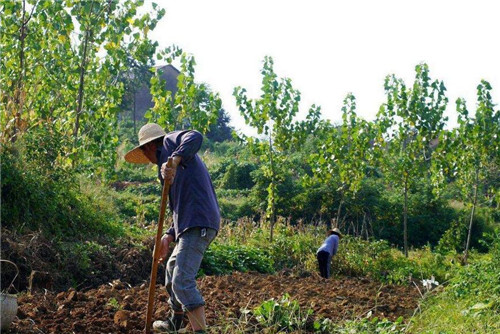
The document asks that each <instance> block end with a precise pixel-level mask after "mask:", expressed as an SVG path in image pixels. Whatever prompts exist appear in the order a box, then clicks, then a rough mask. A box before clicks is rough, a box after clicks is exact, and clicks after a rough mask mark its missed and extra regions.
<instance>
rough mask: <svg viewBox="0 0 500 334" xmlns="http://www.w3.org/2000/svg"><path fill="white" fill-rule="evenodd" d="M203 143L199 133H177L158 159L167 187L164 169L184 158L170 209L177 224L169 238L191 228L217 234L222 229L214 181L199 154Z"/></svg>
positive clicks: (169, 136) (166, 142)
mask: <svg viewBox="0 0 500 334" xmlns="http://www.w3.org/2000/svg"><path fill="white" fill-rule="evenodd" d="M202 142H203V136H202V135H201V133H199V132H198V131H192V130H191V131H173V132H170V133H168V134H167V135H166V136H165V138H164V140H163V147H162V149H161V151H158V152H157V155H158V156H159V157H158V178H159V179H160V181H161V183H162V184H163V178H162V176H161V171H160V169H161V165H162V164H163V163H165V162H167V160H168V158H169V157H175V156H181V157H182V161H181V163H180V164H179V166H177V172H176V175H175V179H174V183H173V184H172V185H171V186H170V192H169V207H170V210H171V212H172V213H173V220H174V221H173V224H172V226H171V227H170V229H168V231H167V234H171V235H173V236H174V238H175V240H178V239H179V236H180V235H181V234H182V233H183V232H185V231H186V230H187V229H189V228H191V227H208V228H212V229H214V230H216V231H218V230H219V227H220V211H219V204H218V202H217V197H216V195H215V190H214V187H213V185H212V180H211V179H210V175H209V174H208V170H207V167H206V166H205V164H204V163H203V161H201V159H200V157H199V156H198V154H197V152H198V151H199V149H200V147H201V143H202Z"/></svg>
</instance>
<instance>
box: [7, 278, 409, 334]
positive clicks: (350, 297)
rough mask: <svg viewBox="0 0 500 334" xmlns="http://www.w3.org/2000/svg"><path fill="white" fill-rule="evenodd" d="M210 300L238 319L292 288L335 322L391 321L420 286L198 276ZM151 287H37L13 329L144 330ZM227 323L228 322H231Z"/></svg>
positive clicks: (217, 310)
mask: <svg viewBox="0 0 500 334" xmlns="http://www.w3.org/2000/svg"><path fill="white" fill-rule="evenodd" d="M198 284H199V287H200V289H201V291H202V293H203V295H204V297H205V299H206V302H207V317H208V323H209V325H211V326H212V328H213V330H215V331H216V332H217V326H218V325H221V323H222V322H224V321H230V320H228V319H233V321H234V319H238V318H239V317H240V316H241V314H242V313H241V311H242V310H243V309H249V310H252V309H253V308H254V307H256V306H257V305H259V304H261V303H262V302H263V301H265V300H268V299H271V298H275V299H280V298H281V297H282V296H283V294H285V293H288V294H289V295H290V297H291V299H295V300H297V301H299V303H300V305H301V307H303V308H311V309H312V310H313V311H314V313H313V315H312V316H311V317H313V318H317V317H327V318H330V319H332V320H335V321H341V320H347V319H356V318H357V317H364V316H366V314H367V313H368V312H369V311H372V315H373V316H378V317H379V318H384V317H385V318H388V319H391V320H394V319H396V318H397V317H399V316H403V317H405V318H408V317H409V316H411V314H412V313H413V310H414V309H415V308H416V307H417V301H418V292H417V291H416V289H415V288H412V287H404V286H394V285H383V284H381V283H379V282H374V281H371V280H368V279H364V278H362V279H358V278H343V279H330V280H324V279H322V278H320V277H319V276H316V275H313V276H310V277H303V278H301V277H296V276H293V275H291V274H287V273H286V272H283V273H280V274H276V275H264V274H258V273H234V274H232V275H229V276H210V277H209V276H207V277H204V278H202V279H200V280H199V281H198ZM147 295H148V286H147V285H146V284H143V285H141V286H136V287H130V286H128V285H127V284H125V283H122V282H119V281H118V282H116V281H115V282H114V283H110V284H108V285H103V286H101V287H99V288H98V289H92V290H88V291H85V292H83V291H75V290H72V289H71V290H69V291H66V292H61V293H59V294H55V293H51V292H46V293H43V292H37V293H35V294H33V295H32V296H28V295H24V296H20V297H19V312H18V318H19V319H18V320H16V321H15V322H14V323H13V325H12V327H11V329H10V331H9V333H72V332H74V333H143V328H144V321H145V320H144V319H145V310H146V304H147ZM167 299H168V296H167V293H166V292H165V289H164V288H163V287H161V286H158V287H157V296H156V304H155V315H154V319H162V318H165V317H166V316H167V314H168V310H169V308H168V305H167V303H166V301H167ZM226 325H227V323H226Z"/></svg>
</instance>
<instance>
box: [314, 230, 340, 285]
mask: <svg viewBox="0 0 500 334" xmlns="http://www.w3.org/2000/svg"><path fill="white" fill-rule="evenodd" d="M326 235H327V238H326V239H325V241H323V244H322V245H321V246H320V247H319V248H318V251H317V252H316V257H317V258H318V265H319V273H320V275H321V277H324V278H329V277H330V262H332V257H333V256H334V255H335V254H336V253H337V249H338V247H339V240H340V238H342V233H340V230H339V229H338V228H334V229H333V230H330V231H328V232H327V233H326Z"/></svg>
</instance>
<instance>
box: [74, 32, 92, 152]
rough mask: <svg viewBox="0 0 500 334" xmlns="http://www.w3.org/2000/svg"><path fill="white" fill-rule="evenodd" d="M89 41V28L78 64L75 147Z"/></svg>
mask: <svg viewBox="0 0 500 334" xmlns="http://www.w3.org/2000/svg"><path fill="white" fill-rule="evenodd" d="M89 39H90V28H88V29H87V30H86V32H85V41H84V42H83V56H82V61H81V63H80V83H79V85H78V100H77V102H78V104H77V107H76V119H75V128H74V129H73V142H74V144H75V146H76V142H77V139H78V131H79V129H80V115H81V113H82V105H83V86H84V84H85V71H86V68H87V46H88V42H89Z"/></svg>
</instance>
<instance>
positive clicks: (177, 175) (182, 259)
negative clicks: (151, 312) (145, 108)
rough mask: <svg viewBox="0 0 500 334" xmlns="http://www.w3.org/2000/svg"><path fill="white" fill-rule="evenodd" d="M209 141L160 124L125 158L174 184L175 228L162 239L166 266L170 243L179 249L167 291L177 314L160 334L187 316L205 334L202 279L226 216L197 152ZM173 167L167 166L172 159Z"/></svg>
mask: <svg viewBox="0 0 500 334" xmlns="http://www.w3.org/2000/svg"><path fill="white" fill-rule="evenodd" d="M202 141H203V136H202V135H201V134H200V133H199V132H197V131H173V132H170V133H168V134H167V133H165V131H164V130H163V129H162V128H161V127H160V126H159V125H158V124H154V123H149V124H146V125H144V126H143V127H142V128H141V129H140V130H139V146H137V147H136V148H134V149H133V150H131V151H129V152H128V153H127V154H126V155H125V160H126V161H128V162H132V163H144V164H145V163H149V162H152V163H155V164H157V165H158V178H159V179H160V181H161V182H162V184H163V182H168V183H169V184H171V187H170V193H169V206H170V210H171V212H172V213H173V224H172V226H171V227H170V228H169V229H168V230H167V232H166V234H165V235H163V237H162V239H161V248H160V260H159V261H160V262H162V261H164V260H165V259H166V258H167V254H168V250H169V247H170V244H172V243H174V242H175V243H176V246H175V248H174V250H173V252H172V254H171V255H170V258H169V259H168V262H167V268H166V275H165V276H166V277H165V286H166V288H167V291H168V293H169V295H170V299H169V304H170V306H171V308H172V310H173V313H172V315H171V316H170V318H169V319H168V320H167V321H155V322H154V323H153V330H155V331H178V330H179V329H180V328H181V326H182V320H183V317H184V312H186V313H187V316H188V318H189V322H190V324H191V327H192V328H193V331H194V332H195V333H205V330H206V320H205V307H204V305H205V301H204V299H203V297H202V296H201V294H200V292H199V291H198V288H197V286H196V274H197V273H198V270H199V269H200V265H201V260H202V259H203V255H204V253H205V251H206V249H207V248H208V245H209V244H210V243H211V242H212V240H213V239H214V238H215V236H216V234H217V231H218V230H219V223H220V213H219V205H218V203H217V198H216V196H215V191H214V188H213V185H212V181H211V179H210V175H209V174H208V170H207V168H206V166H205V164H204V163H203V162H202V161H201V159H200V157H199V156H198V154H197V152H198V150H199V149H200V146H201V143H202ZM169 157H171V158H173V164H172V167H171V168H169V167H167V164H166V162H167V160H168V158H169Z"/></svg>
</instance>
